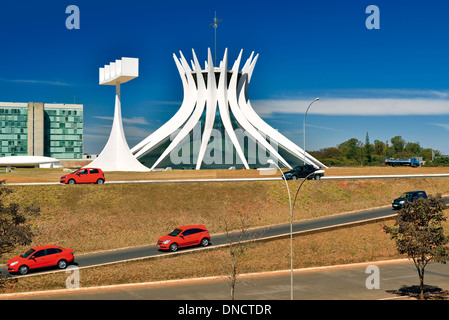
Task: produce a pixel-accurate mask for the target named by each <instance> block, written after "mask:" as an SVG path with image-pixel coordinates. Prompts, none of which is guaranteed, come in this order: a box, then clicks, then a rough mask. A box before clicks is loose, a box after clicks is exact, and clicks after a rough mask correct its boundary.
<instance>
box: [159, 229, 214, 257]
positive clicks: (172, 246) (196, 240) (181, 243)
mask: <svg viewBox="0 0 449 320" xmlns="http://www.w3.org/2000/svg"><path fill="white" fill-rule="evenodd" d="M209 243H210V235H209V231H207V229H206V227H205V226H204V225H192V226H183V227H179V228H176V229H175V230H173V231H172V232H170V233H169V234H168V235H166V236H163V237H161V238H159V239H158V240H157V245H156V247H157V248H158V249H159V250H170V251H171V252H175V251H176V250H178V248H183V247H191V246H196V245H202V246H203V247H207V246H208V245H209Z"/></svg>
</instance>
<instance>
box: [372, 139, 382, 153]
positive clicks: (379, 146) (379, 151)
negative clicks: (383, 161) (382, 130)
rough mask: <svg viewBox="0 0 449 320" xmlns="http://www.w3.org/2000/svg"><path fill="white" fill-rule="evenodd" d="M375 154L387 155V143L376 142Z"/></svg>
mask: <svg viewBox="0 0 449 320" xmlns="http://www.w3.org/2000/svg"><path fill="white" fill-rule="evenodd" d="M373 151H374V154H376V155H378V156H381V155H384V154H385V143H383V142H382V141H379V140H374V150H373Z"/></svg>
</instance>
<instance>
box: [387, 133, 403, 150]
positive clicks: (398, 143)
mask: <svg viewBox="0 0 449 320" xmlns="http://www.w3.org/2000/svg"><path fill="white" fill-rule="evenodd" d="M390 142H391V147H392V149H393V152H394V154H398V153H400V152H402V151H404V147H405V140H404V139H402V137H401V136H396V137H394V138H391V140H390Z"/></svg>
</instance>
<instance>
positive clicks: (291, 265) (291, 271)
mask: <svg viewBox="0 0 449 320" xmlns="http://www.w3.org/2000/svg"><path fill="white" fill-rule="evenodd" d="M267 162H268V163H270V164H274V165H275V166H276V167H277V168H278V169H279V171H280V172H281V174H282V178H283V179H284V181H285V186H286V187H287V192H288V201H289V204H290V298H291V300H293V206H292V198H291V196H290V188H289V186H288V182H287V179H285V175H284V172H282V170H281V168H280V167H279V166H278V164H277V163H276V162H275V161H274V160H273V159H268V160H267Z"/></svg>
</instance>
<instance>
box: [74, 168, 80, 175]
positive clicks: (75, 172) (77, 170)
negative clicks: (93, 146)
mask: <svg viewBox="0 0 449 320" xmlns="http://www.w3.org/2000/svg"><path fill="white" fill-rule="evenodd" d="M80 170H81V169H78V170H76V171H73V172H72V174H75V173H77V172H78V171H80Z"/></svg>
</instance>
